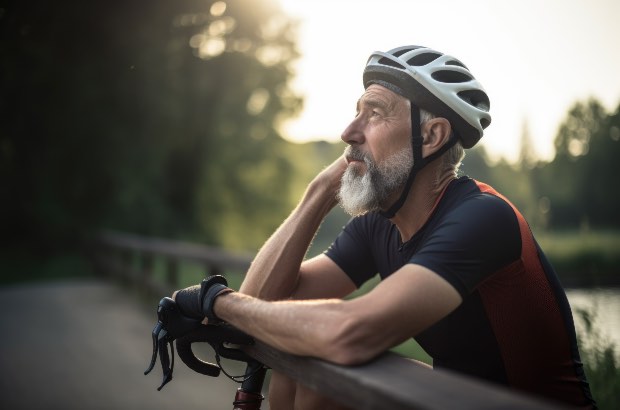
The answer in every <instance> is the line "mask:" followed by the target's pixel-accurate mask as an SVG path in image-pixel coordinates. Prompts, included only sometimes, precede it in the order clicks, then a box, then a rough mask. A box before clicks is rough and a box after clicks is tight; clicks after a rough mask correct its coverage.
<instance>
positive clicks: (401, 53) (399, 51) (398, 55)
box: [392, 47, 420, 57]
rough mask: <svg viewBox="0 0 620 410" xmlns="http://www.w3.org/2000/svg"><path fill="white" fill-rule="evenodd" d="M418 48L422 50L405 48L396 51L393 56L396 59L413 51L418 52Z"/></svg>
mask: <svg viewBox="0 0 620 410" xmlns="http://www.w3.org/2000/svg"><path fill="white" fill-rule="evenodd" d="M418 48H420V47H405V48H403V49H401V50H397V51H395V52H394V53H393V54H392V55H393V56H394V57H400V56H402V55H403V54H405V53H408V52H410V51H413V50H416V49H418Z"/></svg>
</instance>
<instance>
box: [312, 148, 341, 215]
mask: <svg viewBox="0 0 620 410" xmlns="http://www.w3.org/2000/svg"><path fill="white" fill-rule="evenodd" d="M346 169H347V160H346V159H345V157H344V155H341V156H340V157H338V158H337V159H336V160H335V161H334V162H332V163H331V164H330V165H329V166H327V167H326V168H325V169H323V170H322V171H321V172H320V173H319V174H318V175H317V176H316V177H315V178H314V179H313V180H312V182H311V183H310V187H309V188H311V187H312V186H313V185H318V186H321V187H325V188H327V189H328V191H330V192H331V194H330V195H333V198H334V205H335V202H336V201H337V196H338V191H340V184H341V181H342V175H343V174H344V172H345V171H346Z"/></svg>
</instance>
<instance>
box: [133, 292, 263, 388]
mask: <svg viewBox="0 0 620 410" xmlns="http://www.w3.org/2000/svg"><path fill="white" fill-rule="evenodd" d="M152 338H153V355H152V357H151V363H150V365H149V367H148V369H146V371H145V372H144V374H145V375H147V374H149V373H150V372H151V370H153V368H154V367H155V363H156V362H157V354H158V353H159V356H160V361H161V365H162V370H163V381H162V383H161V385H160V386H159V387H158V388H157V390H161V389H162V388H163V387H164V386H165V385H166V384H167V383H168V382H170V381H171V380H172V372H173V370H174V341H175V340H176V341H177V347H176V349H177V352H178V353H179V357H180V358H181V360H183V362H184V363H185V364H186V365H187V367H189V368H190V369H192V370H194V371H195V372H197V373H200V374H204V375H206V376H211V377H218V376H219V375H220V371H223V369H222V367H221V366H220V364H219V357H224V358H227V359H231V360H237V361H242V362H245V363H247V364H248V368H252V369H255V370H254V371H253V372H252V373H250V374H248V373H246V376H245V377H246V378H245V379H244V380H242V381H243V382H245V381H246V380H248V379H249V378H250V377H251V376H253V375H254V373H256V372H258V371H260V369H261V368H263V366H262V365H261V364H260V363H258V362H256V360H254V359H253V358H251V357H250V356H248V355H247V354H245V353H244V352H243V351H241V350H239V349H237V348H235V347H233V346H231V345H250V344H253V343H254V339H252V338H251V337H250V336H248V335H247V334H245V333H243V332H241V331H240V330H238V329H236V328H234V327H232V326H231V325H229V324H226V323H221V324H216V325H203V324H202V323H201V321H199V320H196V319H192V318H188V317H186V316H184V315H183V314H182V313H181V312H180V311H179V309H178V306H177V304H176V302H175V301H174V300H173V299H171V298H168V297H165V298H163V299H161V300H160V301H159V305H158V307H157V323H156V324H155V327H154V328H153V332H152ZM197 342H199V343H208V344H209V345H211V347H212V348H213V350H214V351H215V357H216V360H217V362H218V363H217V364H213V363H209V362H205V361H203V360H201V359H199V358H198V357H196V355H195V354H194V352H193V351H192V344H193V343H197ZM168 345H169V346H170V354H171V355H172V360H170V356H169V354H168ZM224 373H225V374H226V375H227V376H228V377H229V378H231V379H232V380H235V381H238V380H237V379H236V378H235V377H234V376H230V375H228V374H227V373H226V372H225V371H224ZM263 374H264V372H263ZM261 384H262V379H261Z"/></svg>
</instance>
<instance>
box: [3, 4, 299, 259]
mask: <svg viewBox="0 0 620 410" xmlns="http://www.w3.org/2000/svg"><path fill="white" fill-rule="evenodd" d="M16 3H17V4H12V5H11V6H9V7H7V8H6V9H2V10H1V11H2V13H0V25H1V29H2V33H3V36H2V37H1V38H0V55H1V57H0V58H1V60H2V62H3V63H2V66H1V71H0V86H1V87H2V89H3V93H2V97H1V99H0V107H1V109H2V111H1V112H2V121H0V164H1V165H0V167H1V168H0V170H1V171H2V173H1V174H0V187H2V188H0V189H1V190H2V195H3V196H2V197H3V198H11V199H12V200H11V201H8V200H7V201H2V202H1V204H0V218H1V219H0V223H1V225H2V226H3V235H2V239H3V243H8V242H11V243H14V242H16V241H22V242H27V243H29V244H33V243H36V244H42V243H45V244H50V243H56V244H67V242H72V241H75V240H76V239H78V238H79V237H80V236H82V235H83V234H84V233H87V232H91V231H94V230H97V229H99V228H103V227H106V228H113V229H119V230H126V231H131V232H136V233H142V234H149V235H159V236H166V237H173V238H187V239H193V240H200V241H204V242H209V243H211V244H216V245H217V244H219V245H224V246H227V247H231V248H241V247H243V248H253V247H256V246H258V244H259V243H260V241H262V239H263V238H264V236H265V235H266V232H267V231H269V230H272V229H273V228H274V227H275V226H276V225H277V223H278V222H279V220H281V219H282V218H283V216H284V215H285V213H286V212H287V210H288V209H289V208H290V202H289V191H290V189H291V184H292V175H293V174H294V173H293V172H292V169H293V166H292V163H291V161H290V160H289V158H288V156H287V153H286V149H287V145H288V144H286V143H285V142H284V140H282V139H281V138H280V136H279V135H278V132H277V130H276V128H275V124H277V121H278V120H281V119H282V118H285V117H287V116H289V115H291V114H293V113H295V112H296V111H297V110H298V109H299V108H300V104H301V99H300V98H299V97H297V96H295V95H294V94H293V93H292V92H291V91H290V89H289V88H288V81H289V79H290V76H291V74H292V72H291V69H290V67H289V65H290V62H291V61H293V60H294V59H295V58H296V57H297V51H296V48H295V43H294V41H295V36H294V33H295V32H294V30H295V23H294V22H292V21H290V20H288V19H287V18H286V17H285V16H284V15H283V14H282V12H281V11H280V10H279V9H278V8H277V7H276V6H275V3H274V2H253V1H250V0H228V1H226V3H223V2H216V1H209V0H207V1H202V0H201V1H198V0H180V1H164V0H157V1H152V2H149V5H148V7H145V4H144V3H143V2H137V1H111V2H110V1H107V2H103V1H95V2H82V1H75V0H74V1H66V2H60V3H58V2H51V1H45V0H31V1H26V2H16ZM224 5H225V7H224ZM259 238H260V240H259Z"/></svg>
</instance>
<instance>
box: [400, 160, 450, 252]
mask: <svg viewBox="0 0 620 410" xmlns="http://www.w3.org/2000/svg"><path fill="white" fill-rule="evenodd" d="M439 165H440V164H439V162H435V163H430V164H428V165H427V166H426V167H424V168H423V169H422V170H420V172H419V173H418V175H416V177H415V181H414V182H413V185H412V186H411V189H410V191H409V195H408V196H407V200H406V201H405V203H404V204H403V206H402V207H401V208H400V210H399V211H398V212H397V213H396V215H395V216H394V217H393V218H392V219H391V221H392V222H393V223H394V224H395V225H396V227H397V228H398V230H399V232H400V236H401V239H402V241H403V242H406V241H408V240H409V239H411V238H412V237H413V235H415V234H416V232H418V231H419V230H420V228H422V226H423V225H424V224H425V223H426V221H427V220H428V218H429V217H430V215H431V213H432V211H433V209H434V207H435V205H436V204H437V201H438V200H439V198H440V197H441V195H442V194H443V192H444V190H445V189H446V187H447V186H448V184H450V182H451V181H452V180H454V178H455V176H454V172H453V171H451V170H448V171H444V172H442V173H440V172H439V169H438V166H439Z"/></svg>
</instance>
